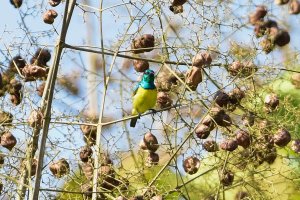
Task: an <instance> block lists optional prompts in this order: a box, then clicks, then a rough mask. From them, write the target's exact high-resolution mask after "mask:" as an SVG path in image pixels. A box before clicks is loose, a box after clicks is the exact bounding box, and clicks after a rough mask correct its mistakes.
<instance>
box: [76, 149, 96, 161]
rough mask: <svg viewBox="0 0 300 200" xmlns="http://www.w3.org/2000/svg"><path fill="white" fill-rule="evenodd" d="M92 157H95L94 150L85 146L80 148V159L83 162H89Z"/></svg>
mask: <svg viewBox="0 0 300 200" xmlns="http://www.w3.org/2000/svg"><path fill="white" fill-rule="evenodd" d="M92 155H93V150H92V148H91V147H89V146H84V147H81V148H80V153H79V157H80V160H81V161H82V162H88V161H89V159H90V158H91V157H92Z"/></svg>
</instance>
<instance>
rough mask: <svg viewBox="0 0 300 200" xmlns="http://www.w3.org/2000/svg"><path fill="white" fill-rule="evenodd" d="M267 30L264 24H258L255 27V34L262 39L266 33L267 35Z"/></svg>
mask: <svg viewBox="0 0 300 200" xmlns="http://www.w3.org/2000/svg"><path fill="white" fill-rule="evenodd" d="M266 30H267V29H266V27H265V26H264V24H263V23H257V24H255V26H254V34H255V36H256V37H257V38H260V37H262V36H264V35H265V33H266Z"/></svg>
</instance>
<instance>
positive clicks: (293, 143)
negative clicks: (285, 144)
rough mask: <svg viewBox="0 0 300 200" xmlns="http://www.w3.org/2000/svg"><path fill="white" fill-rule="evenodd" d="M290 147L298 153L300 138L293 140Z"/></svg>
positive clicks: (299, 151) (299, 150)
mask: <svg viewBox="0 0 300 200" xmlns="http://www.w3.org/2000/svg"><path fill="white" fill-rule="evenodd" d="M291 149H292V150H293V151H295V152H296V153H300V140H299V139H297V140H293V141H292V144H291Z"/></svg>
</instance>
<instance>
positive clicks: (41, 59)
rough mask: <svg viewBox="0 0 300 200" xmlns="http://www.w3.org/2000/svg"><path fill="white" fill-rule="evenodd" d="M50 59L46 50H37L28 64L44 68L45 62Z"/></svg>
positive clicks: (49, 54)
mask: <svg viewBox="0 0 300 200" xmlns="http://www.w3.org/2000/svg"><path fill="white" fill-rule="evenodd" d="M50 59H51V53H50V51H49V50H48V49H45V48H43V49H42V48H38V49H37V50H36V51H35V53H34V55H33V56H32V58H31V59H30V64H32V65H38V66H40V67H45V66H46V65H47V62H49V61H50Z"/></svg>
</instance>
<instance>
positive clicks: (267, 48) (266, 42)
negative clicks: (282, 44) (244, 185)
mask: <svg viewBox="0 0 300 200" xmlns="http://www.w3.org/2000/svg"><path fill="white" fill-rule="evenodd" d="M259 44H260V46H261V48H262V50H263V51H264V52H265V53H266V54H268V53H270V52H271V51H273V50H274V48H275V44H274V42H272V41H271V40H270V39H268V38H265V39H263V40H262V41H261V42H260V43H259Z"/></svg>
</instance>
